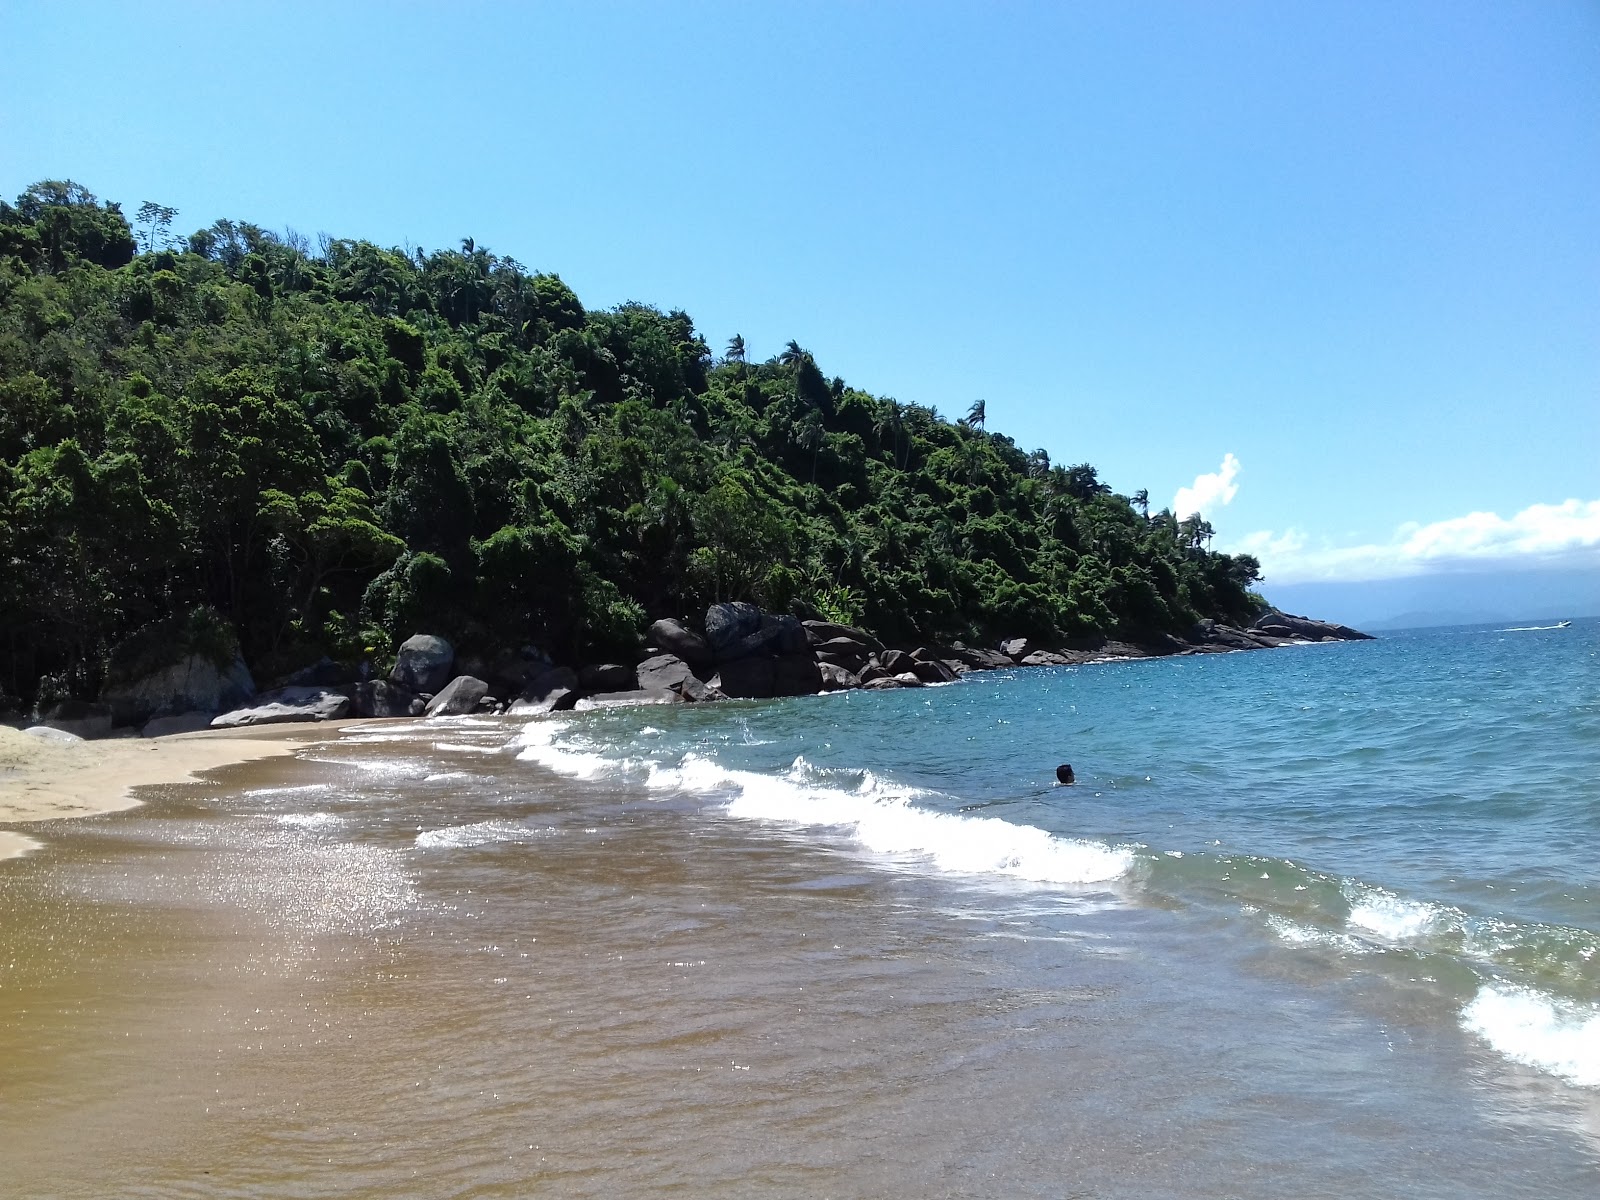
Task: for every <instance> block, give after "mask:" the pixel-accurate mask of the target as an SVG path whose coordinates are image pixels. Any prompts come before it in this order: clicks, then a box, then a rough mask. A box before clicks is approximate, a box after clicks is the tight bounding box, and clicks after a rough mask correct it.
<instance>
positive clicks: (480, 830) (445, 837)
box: [417, 821, 556, 850]
mask: <svg viewBox="0 0 1600 1200" xmlns="http://www.w3.org/2000/svg"><path fill="white" fill-rule="evenodd" d="M555 832H556V831H555V829H554V828H550V827H546V828H544V829H533V828H530V827H529V826H527V825H522V824H519V823H517V822H516V821H478V822H476V823H474V824H472V825H452V826H450V827H448V828H446V829H429V830H426V831H425V832H423V833H419V834H417V847H418V848H419V849H422V850H459V849H463V848H465V847H468V846H486V845H488V844H490V843H491V842H532V841H537V840H539V839H541V838H547V837H552V836H554V834H555Z"/></svg>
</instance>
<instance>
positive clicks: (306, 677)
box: [274, 655, 356, 688]
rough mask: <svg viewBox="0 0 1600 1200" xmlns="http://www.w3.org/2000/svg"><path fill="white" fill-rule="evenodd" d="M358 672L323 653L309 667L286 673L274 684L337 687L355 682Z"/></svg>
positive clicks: (283, 686) (281, 686)
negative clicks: (289, 673)
mask: <svg viewBox="0 0 1600 1200" xmlns="http://www.w3.org/2000/svg"><path fill="white" fill-rule="evenodd" d="M355 682H356V674H355V672H354V671H352V670H351V669H350V668H349V667H342V666H340V665H339V664H338V663H336V662H334V661H333V659H331V658H329V657H328V656H327V655H323V656H322V657H321V658H319V659H318V660H317V661H316V662H314V663H312V664H311V665H310V666H309V667H301V668H300V669H299V670H298V671H295V672H294V673H293V674H291V675H285V676H284V677H283V678H282V679H280V680H278V682H277V683H276V684H275V685H274V687H275V688H286V687H323V688H335V687H340V686H342V685H343V684H347V683H355Z"/></svg>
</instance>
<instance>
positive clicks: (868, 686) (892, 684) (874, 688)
mask: <svg viewBox="0 0 1600 1200" xmlns="http://www.w3.org/2000/svg"><path fill="white" fill-rule="evenodd" d="M913 678H915V677H914V676H913ZM900 686H902V685H901V683H900V681H899V680H898V679H896V678H895V677H894V676H893V675H881V676H879V677H878V678H877V679H869V680H868V681H867V682H866V683H863V684H862V685H861V687H862V689H863V690H865V691H869V692H886V691H888V690H889V689H890V688H897V687H900Z"/></svg>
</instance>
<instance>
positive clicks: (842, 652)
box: [812, 637, 873, 670]
mask: <svg viewBox="0 0 1600 1200" xmlns="http://www.w3.org/2000/svg"><path fill="white" fill-rule="evenodd" d="M812 650H813V651H814V652H815V654H816V656H817V657H818V658H819V659H821V660H822V661H823V662H832V663H838V664H840V665H841V666H848V667H851V668H852V669H854V670H859V669H860V668H861V667H862V666H863V665H865V664H866V663H867V662H868V661H870V660H871V658H872V654H873V651H872V648H871V647H870V646H868V645H866V644H865V643H863V642H858V641H855V640H854V639H853V638H843V637H836V638H829V639H828V640H827V641H825V642H821V643H819V644H817V645H814V646H813V647H812Z"/></svg>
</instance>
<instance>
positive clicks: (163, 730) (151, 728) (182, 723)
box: [139, 712, 216, 737]
mask: <svg viewBox="0 0 1600 1200" xmlns="http://www.w3.org/2000/svg"><path fill="white" fill-rule="evenodd" d="M214 716H216V714H215V713H208V712H190V713H179V714H178V715H176V716H171V717H153V718H151V719H150V720H149V721H146V722H145V725H144V728H143V729H141V730H140V731H139V736H140V737H169V736H171V735H172V734H174V733H198V732H199V731H200V730H202V729H209V728H211V719H212V718H213V717H214Z"/></svg>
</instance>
